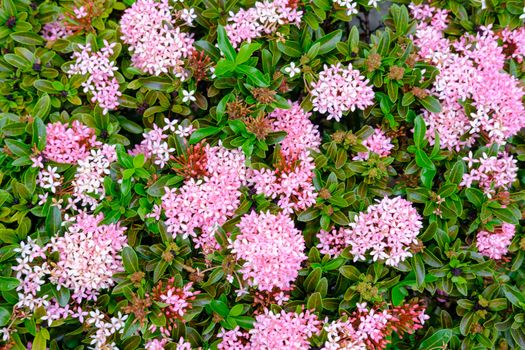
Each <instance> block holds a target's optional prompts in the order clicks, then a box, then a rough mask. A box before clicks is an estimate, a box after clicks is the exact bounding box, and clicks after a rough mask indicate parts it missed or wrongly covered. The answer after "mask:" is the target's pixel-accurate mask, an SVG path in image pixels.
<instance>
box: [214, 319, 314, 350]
mask: <svg viewBox="0 0 525 350" xmlns="http://www.w3.org/2000/svg"><path fill="white" fill-rule="evenodd" d="M253 326H254V328H253V329H251V330H250V331H248V332H245V331H240V330H239V327H238V326H237V327H236V328H235V329H233V330H231V331H225V330H223V331H222V332H221V333H219V335H218V337H219V338H222V342H221V343H220V344H219V345H218V348H219V349H220V350H277V349H283V350H284V349H286V350H308V349H309V348H310V343H309V338H311V337H312V336H313V335H318V334H319V333H320V330H319V321H318V320H317V316H316V315H315V314H312V313H310V312H309V311H304V312H301V313H300V314H296V313H294V312H286V311H284V310H283V311H281V313H278V314H274V313H273V312H271V311H269V310H265V311H264V314H261V315H258V316H257V317H256V318H255V323H254V325H253Z"/></svg>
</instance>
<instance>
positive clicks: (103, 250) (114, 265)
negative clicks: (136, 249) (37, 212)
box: [49, 213, 127, 302]
mask: <svg viewBox="0 0 525 350" xmlns="http://www.w3.org/2000/svg"><path fill="white" fill-rule="evenodd" d="M103 218H104V216H103V215H102V214H99V215H96V216H93V215H89V214H86V213H80V214H78V215H77V216H76V217H74V218H73V219H72V220H71V222H72V225H71V226H69V227H68V228H67V231H66V232H65V234H64V236H60V237H52V238H51V243H49V247H50V248H51V250H52V251H56V252H58V254H59V261H58V262H57V263H56V265H55V266H54V267H53V268H52V269H51V271H50V273H51V277H50V278H49V279H50V281H51V282H52V283H54V284H56V285H58V286H59V287H62V288H68V289H71V290H72V291H73V293H72V298H73V299H74V300H76V301H77V302H81V301H82V300H83V299H87V300H92V299H96V296H97V294H98V292H99V290H101V289H106V288H109V287H111V286H113V285H114V284H115V281H114V280H113V278H112V276H113V274H115V273H117V272H122V271H124V268H123V266H122V259H121V257H120V251H121V250H122V248H123V247H124V246H125V245H126V241H127V238H126V235H125V234H124V231H125V228H124V227H121V226H120V225H119V224H109V225H104V224H100V222H101V221H102V219H103Z"/></svg>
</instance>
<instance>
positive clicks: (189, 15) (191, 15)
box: [180, 8, 197, 26]
mask: <svg viewBox="0 0 525 350" xmlns="http://www.w3.org/2000/svg"><path fill="white" fill-rule="evenodd" d="M180 18H182V19H183V20H184V21H186V24H187V25H189V26H191V25H193V20H194V19H195V18H197V15H196V14H195V10H194V9H192V8H191V9H189V10H188V9H184V10H182V13H181V14H180Z"/></svg>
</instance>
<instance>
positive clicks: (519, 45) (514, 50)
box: [501, 27, 525, 63]
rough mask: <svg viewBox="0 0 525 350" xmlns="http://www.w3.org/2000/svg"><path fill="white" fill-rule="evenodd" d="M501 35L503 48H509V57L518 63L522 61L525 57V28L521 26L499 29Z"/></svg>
mask: <svg viewBox="0 0 525 350" xmlns="http://www.w3.org/2000/svg"><path fill="white" fill-rule="evenodd" d="M501 36H502V38H503V48H504V49H508V50H510V51H511V52H510V53H509V54H510V57H512V58H514V59H515V60H516V61H517V62H518V63H522V62H523V58H524V57H525V28H524V27H521V28H516V29H515V30H510V29H507V28H505V29H503V30H502V31H501Z"/></svg>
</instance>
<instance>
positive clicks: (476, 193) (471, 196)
mask: <svg viewBox="0 0 525 350" xmlns="http://www.w3.org/2000/svg"><path fill="white" fill-rule="evenodd" d="M465 195H466V196H467V199H468V200H469V202H470V203H472V204H474V206H476V207H478V208H479V207H481V206H482V205H483V203H484V202H485V195H484V194H483V192H482V191H481V190H478V189H477V188H467V189H466V190H465Z"/></svg>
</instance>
